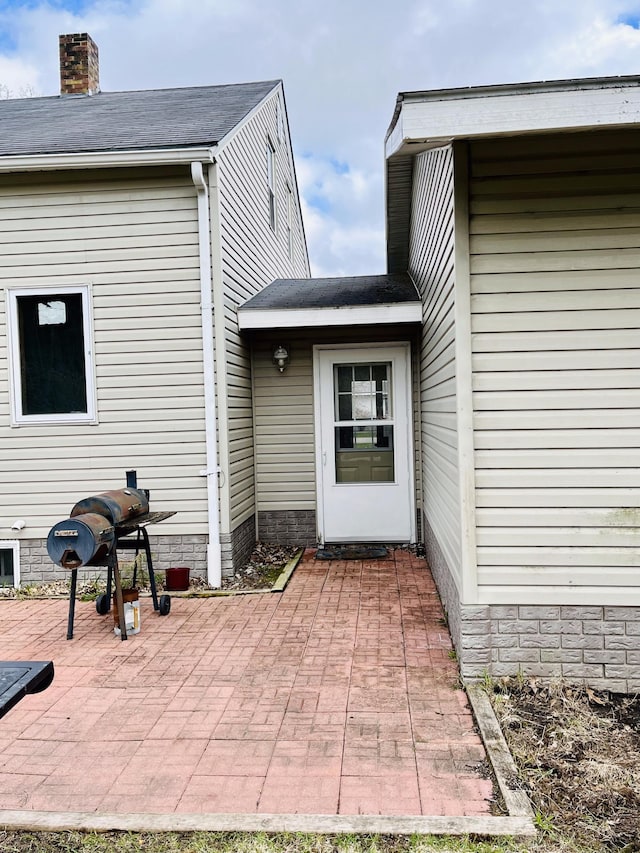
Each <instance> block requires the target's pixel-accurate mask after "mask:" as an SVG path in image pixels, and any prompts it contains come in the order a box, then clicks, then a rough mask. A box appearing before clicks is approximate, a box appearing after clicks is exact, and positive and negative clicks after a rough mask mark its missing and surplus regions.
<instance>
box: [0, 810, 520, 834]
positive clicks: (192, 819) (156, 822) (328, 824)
mask: <svg viewBox="0 0 640 853" xmlns="http://www.w3.org/2000/svg"><path fill="white" fill-rule="evenodd" d="M0 826H1V827H2V829H5V830H9V829H10V830H35V831H40V832H63V831H64V832H68V831H73V830H76V831H80V832H111V831H122V832H319V833H328V834H336V835H337V834H341V833H364V834H371V833H378V834H381V835H414V834H416V835H491V836H495V835H510V836H514V837H517V836H532V835H535V830H534V828H533V824H532V823H531V821H530V820H528V819H526V818H522V817H483V816H479V817H441V816H435V817H428V816H422V817H406V816H398V817H395V816H386V815H303V814H288V815H285V814H272V815H268V814H262V815H261V814H175V813H174V814H136V813H132V814H96V813H94V812H36V811H0Z"/></svg>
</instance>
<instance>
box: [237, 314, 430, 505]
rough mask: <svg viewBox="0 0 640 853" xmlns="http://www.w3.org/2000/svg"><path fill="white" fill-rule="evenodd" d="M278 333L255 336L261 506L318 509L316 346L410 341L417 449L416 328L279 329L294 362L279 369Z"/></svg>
mask: <svg viewBox="0 0 640 853" xmlns="http://www.w3.org/2000/svg"><path fill="white" fill-rule="evenodd" d="M274 334H276V333H273V334H268V335H267V334H264V333H260V334H257V335H256V336H255V340H254V347H253V370H254V374H253V381H254V399H255V430H256V432H255V435H256V480H257V489H258V509H259V510H265V511H266V510H294V509H304V510H315V509H316V479H315V423H314V399H313V345H314V344H336V345H340V344H344V343H356V342H358V341H361V342H362V344H363V345H366V344H369V343H375V342H379V341H385V342H386V341H389V342H392V341H407V340H410V341H412V353H413V356H412V362H413V364H412V375H413V377H414V381H413V411H414V438H415V446H416V466H417V451H418V441H417V438H418V435H417V430H418V405H417V403H418V381H417V370H416V361H417V347H416V345H415V344H416V342H415V332H414V331H413V330H409V329H406V328H402V327H400V326H393V327H389V328H386V329H385V328H384V327H380V326H378V327H376V328H374V329H372V328H366V327H365V328H351V329H349V330H348V331H344V330H343V331H340V330H337V331H334V332H332V331H324V330H320V329H316V330H311V329H310V330H308V332H307V333H306V334H305V335H301V334H300V333H299V332H298V333H295V332H294V333H291V332H290V331H287V332H286V333H284V332H283V333H279V334H278V335H277V340H278V341H281V340H282V341H284V342H285V343H286V345H287V346H288V347H289V351H290V352H291V363H290V365H289V367H287V369H286V371H285V372H284V373H282V374H281V373H279V372H278V371H277V370H276V368H275V367H274V365H273V361H272V344H273V343H274V341H275V340H276V338H275V337H274Z"/></svg>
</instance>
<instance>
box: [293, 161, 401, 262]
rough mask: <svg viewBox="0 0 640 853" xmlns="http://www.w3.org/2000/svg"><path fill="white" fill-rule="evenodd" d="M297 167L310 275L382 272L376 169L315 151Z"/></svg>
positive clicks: (381, 228) (381, 241) (377, 176)
mask: <svg viewBox="0 0 640 853" xmlns="http://www.w3.org/2000/svg"><path fill="white" fill-rule="evenodd" d="M296 168H297V175H298V182H299V185H300V192H301V196H302V212H303V216H304V222H305V229H306V233H307V240H308V242H309V248H310V256H311V269H312V273H313V275H316V276H332V275H356V274H358V273H362V272H364V271H366V272H368V273H381V272H384V271H385V262H384V229H383V223H382V221H381V217H380V215H379V208H380V206H381V198H380V196H381V189H382V187H381V179H380V173H379V172H372V173H369V174H367V173H365V172H364V171H363V170H362V169H358V168H351V167H350V166H349V165H348V164H347V163H345V162H344V161H341V160H339V159H336V158H334V157H332V156H330V155H327V156H316V155H314V154H305V155H303V156H301V157H298V158H297V160H296ZM372 210H373V211H374V215H373V216H372V215H371V211H372Z"/></svg>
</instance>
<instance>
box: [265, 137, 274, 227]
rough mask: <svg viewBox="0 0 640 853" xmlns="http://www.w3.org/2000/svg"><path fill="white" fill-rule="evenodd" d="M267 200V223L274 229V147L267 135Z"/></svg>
mask: <svg viewBox="0 0 640 853" xmlns="http://www.w3.org/2000/svg"><path fill="white" fill-rule="evenodd" d="M267 200H268V204H269V225H270V226H271V230H272V231H273V232H275V230H276V149H275V145H274V144H273V142H272V141H271V137H269V136H267Z"/></svg>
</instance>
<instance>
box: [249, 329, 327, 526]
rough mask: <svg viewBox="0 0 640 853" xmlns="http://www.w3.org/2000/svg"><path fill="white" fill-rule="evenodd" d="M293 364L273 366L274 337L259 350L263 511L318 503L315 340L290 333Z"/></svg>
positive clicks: (258, 433)
mask: <svg viewBox="0 0 640 853" xmlns="http://www.w3.org/2000/svg"><path fill="white" fill-rule="evenodd" d="M286 343H287V345H288V346H289V348H290V352H291V363H290V365H289V367H287V369H286V371H285V372H284V373H282V374H281V373H279V372H278V370H276V368H275V367H274V365H273V362H272V354H271V340H270V339H269V340H265V339H262V340H261V341H259V342H257V343H256V346H255V348H254V400H255V410H256V416H255V424H256V479H257V483H258V509H260V510H287V509H307V510H313V509H315V507H316V480H315V437H314V422H313V352H312V346H311V342H310V341H308V340H304V339H298V338H291V337H289V336H287V337H286Z"/></svg>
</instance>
